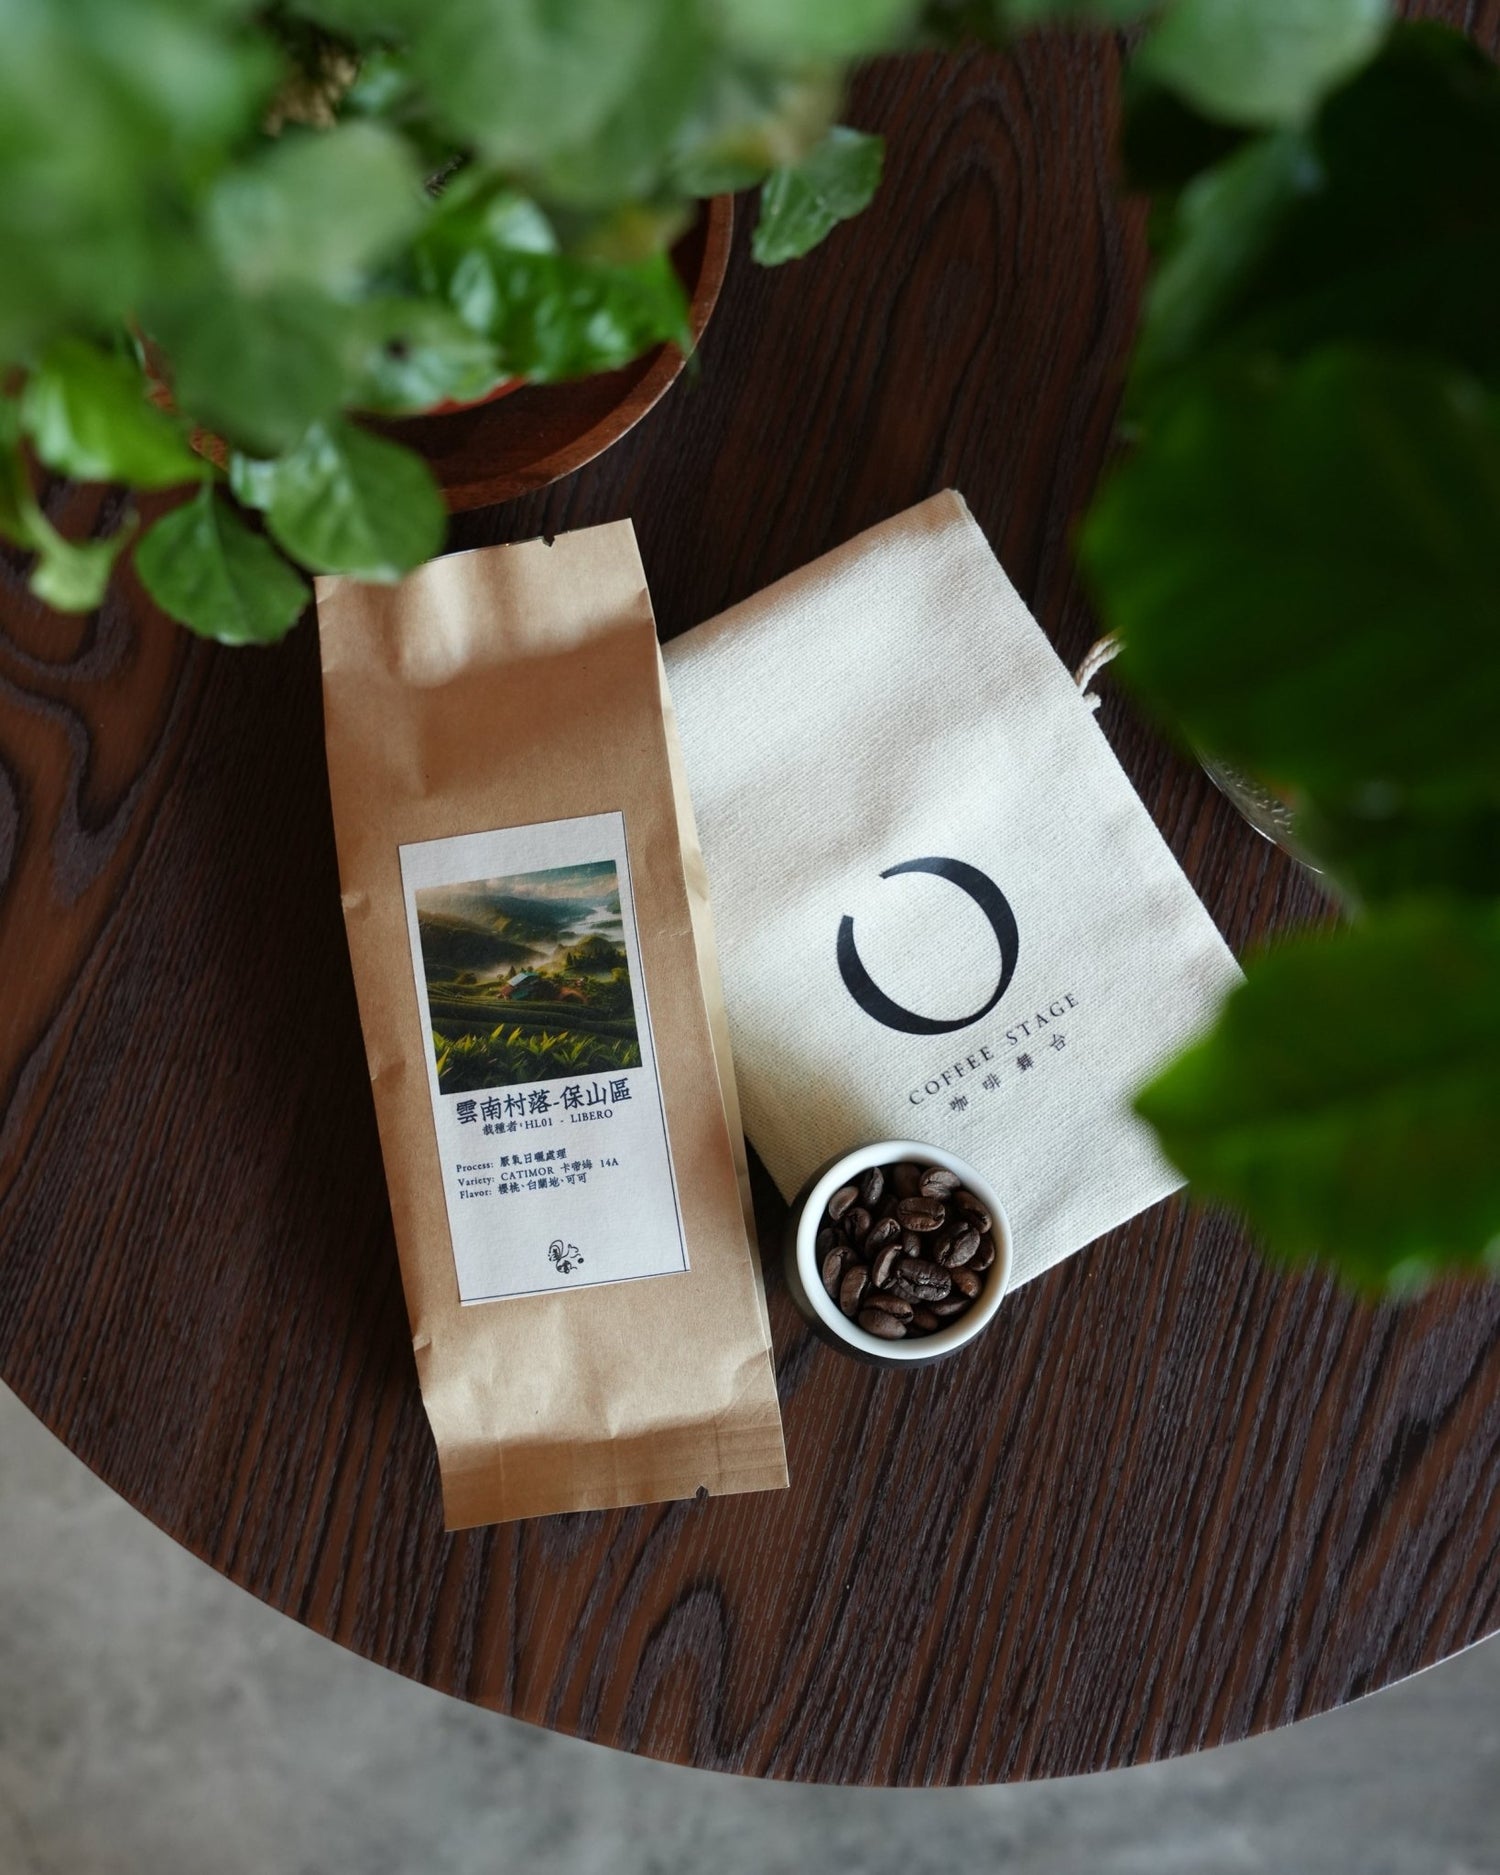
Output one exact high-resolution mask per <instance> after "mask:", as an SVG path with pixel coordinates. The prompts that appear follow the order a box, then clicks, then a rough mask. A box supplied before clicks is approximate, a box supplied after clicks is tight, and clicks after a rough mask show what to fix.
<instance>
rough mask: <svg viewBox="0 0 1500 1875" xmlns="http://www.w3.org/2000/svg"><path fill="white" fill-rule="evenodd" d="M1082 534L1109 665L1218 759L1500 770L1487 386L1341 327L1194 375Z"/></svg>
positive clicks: (1430, 771) (1334, 773) (1495, 511)
mask: <svg viewBox="0 0 1500 1875" xmlns="http://www.w3.org/2000/svg"><path fill="white" fill-rule="evenodd" d="M1083 552H1084V562H1085V565H1086V566H1087V568H1088V569H1089V570H1090V572H1091V573H1092V575H1093V577H1094V579H1095V582H1096V584H1097V586H1098V588H1099V590H1100V591H1101V592H1102V593H1103V594H1104V596H1105V601H1106V605H1107V609H1108V617H1109V620H1110V623H1111V625H1113V626H1114V627H1115V628H1116V629H1117V630H1119V631H1120V632H1121V633H1122V634H1123V636H1124V638H1125V650H1124V653H1123V655H1122V658H1121V661H1120V668H1121V670H1122V672H1123V673H1125V674H1127V675H1128V676H1130V677H1131V679H1132V680H1133V681H1134V682H1136V683H1137V684H1138V685H1139V686H1140V688H1141V689H1142V690H1143V691H1144V692H1146V693H1147V694H1149V695H1150V696H1151V697H1152V698H1153V699H1154V700H1155V701H1156V702H1157V704H1158V706H1159V707H1160V708H1161V709H1163V710H1164V711H1165V712H1167V713H1168V714H1169V715H1170V716H1171V718H1172V720H1173V721H1174V722H1176V723H1177V724H1178V725H1179V726H1180V727H1181V728H1182V730H1183V731H1184V732H1185V733H1186V734H1187V735H1188V736H1189V737H1190V738H1191V739H1192V740H1193V741H1194V742H1197V743H1199V744H1201V745H1202V746H1204V747H1207V748H1210V749H1212V750H1213V751H1214V752H1215V753H1216V754H1218V755H1221V756H1222V757H1223V758H1224V759H1225V760H1227V761H1228V762H1230V763H1231V764H1233V765H1236V766H1240V767H1244V768H1247V769H1249V770H1251V771H1253V772H1255V773H1258V774H1263V775H1269V776H1270V777H1272V778H1273V779H1275V780H1277V781H1280V782H1282V783H1293V784H1300V785H1301V786H1302V787H1304V788H1307V789H1309V790H1312V791H1317V790H1333V789H1338V790H1344V791H1352V790H1356V789H1359V788H1362V787H1366V786H1375V785H1380V786H1383V787H1385V788H1388V789H1391V788H1396V789H1422V788H1426V787H1435V786H1438V785H1447V786H1452V785H1455V784H1459V783H1464V784H1473V785H1475V786H1494V785H1495V784H1496V783H1497V782H1500V737H1497V736H1496V735H1495V734H1494V733H1493V720H1494V699H1495V696H1496V694H1497V690H1500V633H1497V631H1496V630H1495V611H1494V600H1495V593H1496V590H1497V587H1500V408H1497V403H1496V399H1495V398H1494V397H1493V396H1491V395H1490V394H1488V393H1486V392H1484V391H1482V390H1480V389H1479V388H1478V387H1477V386H1476V385H1475V384H1474V383H1473V382H1472V381H1471V380H1468V379H1464V378H1460V377H1456V376H1455V375H1454V374H1453V373H1452V372H1450V371H1449V370H1448V369H1447V368H1446V367H1445V366H1443V365H1440V364H1436V363H1430V362H1428V361H1427V360H1425V359H1421V358H1412V357H1397V356H1392V355H1389V354H1381V353H1372V352H1366V351H1362V350H1344V349H1340V350H1332V349H1330V350H1327V351H1321V352H1314V353H1312V354H1310V355H1309V356H1308V357H1307V358H1306V359H1304V360H1302V361H1301V362H1299V363H1298V364H1296V365H1292V366H1281V365H1276V364H1271V363H1267V362H1265V361H1262V360H1254V361H1251V362H1248V363H1244V364H1240V365H1237V366H1236V367H1234V368H1232V369H1231V368H1230V367H1228V366H1219V367H1218V368H1215V369H1213V370H1211V371H1208V372H1205V373H1204V374H1202V375H1199V376H1194V377H1192V378H1190V379H1189V380H1188V381H1187V382H1185V383H1183V384H1182V385H1181V386H1179V387H1177V388H1176V390H1175V392H1174V394H1173V395H1172V396H1171V397H1170V398H1168V399H1166V400H1164V402H1163V404H1162V405H1161V406H1160V407H1159V408H1158V409H1156V410H1155V411H1154V412H1153V415H1152V421H1151V423H1150V426H1149V428H1148V430H1147V432H1146V434H1145V435H1144V436H1143V438H1142V441H1141V443H1140V445H1139V447H1138V448H1137V450H1136V452H1135V453H1134V455H1133V456H1132V457H1131V459H1130V460H1129V461H1128V462H1127V463H1126V465H1125V466H1124V467H1123V468H1122V469H1121V470H1120V472H1119V473H1118V474H1117V475H1116V476H1115V478H1114V480H1113V481H1112V483H1111V484H1110V486H1109V487H1108V488H1107V489H1106V490H1105V492H1104V493H1103V495H1102V496H1101V497H1100V498H1099V500H1098V502H1097V503H1096V505H1095V508H1094V512H1093V514H1092V516H1091V518H1090V520H1089V523H1088V526H1087V528H1086V530H1085V533H1084V537H1083ZM1356 698H1357V699H1358V704H1357V707H1351V704H1352V701H1353V699H1356Z"/></svg>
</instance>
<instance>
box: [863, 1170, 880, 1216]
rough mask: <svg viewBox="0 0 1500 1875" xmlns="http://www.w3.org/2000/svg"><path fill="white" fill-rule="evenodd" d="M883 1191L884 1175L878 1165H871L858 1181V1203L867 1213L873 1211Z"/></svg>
mask: <svg viewBox="0 0 1500 1875" xmlns="http://www.w3.org/2000/svg"><path fill="white" fill-rule="evenodd" d="M884 1191H885V1173H884V1172H882V1171H881V1169H880V1167H879V1166H878V1165H872V1166H871V1167H870V1169H869V1171H868V1172H866V1173H865V1175H864V1177H863V1178H862V1179H861V1180H860V1181H859V1201H860V1203H861V1204H862V1205H863V1206H864V1207H865V1209H866V1210H867V1211H873V1210H874V1209H875V1207H876V1205H877V1204H879V1203H880V1199H881V1195H882V1193H883V1192H884Z"/></svg>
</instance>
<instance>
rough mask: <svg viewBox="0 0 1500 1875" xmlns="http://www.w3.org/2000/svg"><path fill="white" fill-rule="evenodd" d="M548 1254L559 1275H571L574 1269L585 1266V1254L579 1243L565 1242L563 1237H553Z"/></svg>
mask: <svg viewBox="0 0 1500 1875" xmlns="http://www.w3.org/2000/svg"><path fill="white" fill-rule="evenodd" d="M547 1255H548V1256H549V1257H550V1258H551V1260H552V1266H553V1268H554V1269H555V1270H556V1271H557V1273H558V1275H559V1276H571V1275H572V1274H573V1272H574V1270H576V1269H582V1268H583V1256H582V1253H581V1252H580V1251H579V1248H578V1246H577V1244H573V1243H564V1242H563V1240H562V1238H561V1237H554V1238H553V1239H552V1244H551V1247H550V1248H549V1249H548V1251H547Z"/></svg>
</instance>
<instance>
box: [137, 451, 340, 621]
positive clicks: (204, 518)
mask: <svg viewBox="0 0 1500 1875" xmlns="http://www.w3.org/2000/svg"><path fill="white" fill-rule="evenodd" d="M135 566H136V571H137V572H138V573H139V574H140V576H141V581H142V583H143V585H144V586H145V588H146V590H147V592H149V593H150V595H151V597H152V598H153V599H154V600H155V601H156V603H157V604H158V605H159V606H160V607H161V609H162V611H163V612H167V613H170V614H171V616H172V617H173V618H175V619H177V620H178V621H179V622H180V623H182V624H183V625H186V626H188V627H189V629H190V630H192V631H195V632H197V633H198V634H199V635H200V637H203V638H216V639H218V641H219V642H220V643H221V644H226V645H249V644H271V643H273V642H274V641H275V640H276V639H278V638H283V637H285V636H286V634H287V632H289V631H290V630H291V628H292V626H293V625H295V624H296V622H297V620H298V619H299V618H300V617H301V616H302V610H303V608H304V606H305V605H306V604H307V601H308V597H309V594H308V589H307V586H306V584H305V583H304V582H303V581H302V580H301V579H299V578H298V576H297V574H296V573H294V572H293V571H292V569H291V567H289V566H288V565H287V563H286V561H285V560H283V559H282V557H281V555H280V554H279V553H277V551H276V549H275V548H274V547H273V546H272V545H271V544H270V542H269V541H267V540H263V539H262V538H261V537H260V535H259V534H255V533H252V532H251V530H250V529H249V528H248V527H246V525H245V523H244V522H243V521H242V520H241V519H240V518H239V516H238V515H237V514H236V513H235V512H234V510H233V508H231V507H230V506H229V504H228V503H227V502H226V501H224V500H222V499H221V498H220V497H219V496H217V495H216V494H215V493H214V491H213V490H212V489H211V488H204V489H202V490H201V491H200V492H199V493H198V494H197V495H196V496H195V497H194V498H193V499H192V500H191V501H189V502H187V503H185V504H184V505H183V506H182V507H180V508H174V509H173V510H172V512H171V513H170V514H164V515H163V516H162V517H161V519H160V520H159V521H158V522H157V523H156V525H155V526H154V527H153V528H151V529H150V531H149V532H148V533H147V534H146V535H145V536H144V537H143V538H142V540H141V543H140V545H139V546H138V547H137V548H136V550H135Z"/></svg>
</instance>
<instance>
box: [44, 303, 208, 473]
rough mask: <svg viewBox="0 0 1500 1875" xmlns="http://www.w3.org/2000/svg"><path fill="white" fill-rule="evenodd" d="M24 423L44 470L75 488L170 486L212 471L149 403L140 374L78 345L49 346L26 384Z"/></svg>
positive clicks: (63, 342) (62, 341)
mask: <svg viewBox="0 0 1500 1875" xmlns="http://www.w3.org/2000/svg"><path fill="white" fill-rule="evenodd" d="M21 421H22V423H23V424H24V425H25V428H26V433H27V435H28V436H29V437H30V438H31V445H32V447H33V448H34V449H35V450H36V453H37V455H38V456H39V457H40V458H41V460H42V461H43V462H45V463H46V465H47V467H48V468H49V469H56V470H57V472H58V473H59V474H60V475H71V476H72V477H74V479H75V480H77V481H80V482H126V483H129V484H130V485H131V486H132V487H134V488H170V487H172V486H173V485H174V484H176V483H178V482H192V481H201V480H202V478H203V477H204V476H205V475H207V474H208V473H209V467H208V464H207V463H206V462H205V461H204V460H203V459H202V457H201V456H197V455H195V454H194V453H193V451H192V450H191V449H190V448H189V447H188V441H187V438H186V437H185V436H184V435H183V433H182V429H181V426H180V425H179V424H177V423H175V422H174V421H173V420H172V418H170V417H168V416H166V415H165V414H164V413H163V412H162V411H160V410H158V409H156V407H155V406H154V405H153V404H150V403H148V402H147V401H146V386H145V381H144V380H143V378H142V376H141V373H140V371H139V369H138V368H137V367H136V366H135V365H134V364H133V363H131V362H130V361H128V360H126V359H124V358H121V357H118V356H113V355H111V354H110V353H107V352H102V351H99V350H98V349H97V348H96V347H95V346H92V345H89V344H86V343H85V342H84V341H83V340H82V339H75V338H61V339H58V340H56V341H55V342H54V343H53V344H52V345H51V346H49V347H48V349H47V352H46V354H45V355H44V357H43V358H42V361H41V363H40V365H39V366H38V367H37V369H36V370H35V371H33V372H32V374H31V376H30V377H29V378H28V379H27V380H26V388H25V390H24V391H23V393H22V396H21Z"/></svg>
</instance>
